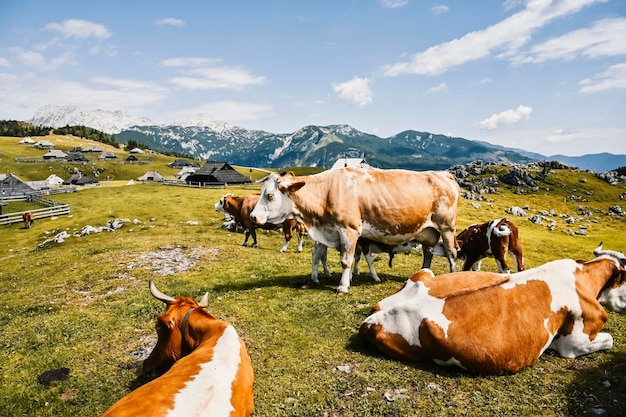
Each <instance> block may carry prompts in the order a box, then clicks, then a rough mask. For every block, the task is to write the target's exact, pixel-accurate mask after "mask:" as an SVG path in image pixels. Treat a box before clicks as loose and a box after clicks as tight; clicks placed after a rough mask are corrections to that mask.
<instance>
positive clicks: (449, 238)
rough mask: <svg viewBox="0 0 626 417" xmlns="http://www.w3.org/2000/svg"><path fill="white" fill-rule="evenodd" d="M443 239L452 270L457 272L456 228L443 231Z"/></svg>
mask: <svg viewBox="0 0 626 417" xmlns="http://www.w3.org/2000/svg"><path fill="white" fill-rule="evenodd" d="M441 239H442V240H443V248H444V250H445V251H446V257H447V258H448V263H449V264H450V272H456V236H455V235H454V230H444V231H442V232H441ZM424 252H426V251H424ZM431 257H432V256H431Z"/></svg>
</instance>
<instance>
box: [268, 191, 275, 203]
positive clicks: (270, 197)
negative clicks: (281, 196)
mask: <svg viewBox="0 0 626 417" xmlns="http://www.w3.org/2000/svg"><path fill="white" fill-rule="evenodd" d="M267 201H274V194H272V193H270V194H268V195H267Z"/></svg>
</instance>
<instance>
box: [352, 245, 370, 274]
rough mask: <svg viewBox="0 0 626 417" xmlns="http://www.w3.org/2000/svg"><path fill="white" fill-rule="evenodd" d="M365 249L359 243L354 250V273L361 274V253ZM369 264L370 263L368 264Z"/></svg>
mask: <svg viewBox="0 0 626 417" xmlns="http://www.w3.org/2000/svg"><path fill="white" fill-rule="evenodd" d="M362 253H363V250H361V247H360V246H359V245H356V249H355V250H354V275H355V276H356V275H359V262H360V261H361V254H362ZM368 265H369V264H368Z"/></svg>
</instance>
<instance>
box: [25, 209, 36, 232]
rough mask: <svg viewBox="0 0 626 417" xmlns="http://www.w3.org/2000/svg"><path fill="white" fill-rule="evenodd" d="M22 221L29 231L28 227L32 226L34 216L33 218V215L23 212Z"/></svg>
mask: <svg viewBox="0 0 626 417" xmlns="http://www.w3.org/2000/svg"><path fill="white" fill-rule="evenodd" d="M22 220H23V221H24V226H25V227H26V228H27V229H30V227H31V226H32V225H33V223H34V221H35V216H33V213H31V212H30V211H25V212H24V213H23V214H22Z"/></svg>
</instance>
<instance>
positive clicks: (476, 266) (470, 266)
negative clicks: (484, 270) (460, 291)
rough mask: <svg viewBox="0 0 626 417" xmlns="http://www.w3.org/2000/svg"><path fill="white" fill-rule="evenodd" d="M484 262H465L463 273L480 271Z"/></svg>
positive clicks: (480, 260)
mask: <svg viewBox="0 0 626 417" xmlns="http://www.w3.org/2000/svg"><path fill="white" fill-rule="evenodd" d="M482 263H483V260H482V259H478V260H476V261H474V262H472V263H470V261H469V260H467V261H465V263H464V264H463V271H480V265H482Z"/></svg>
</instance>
